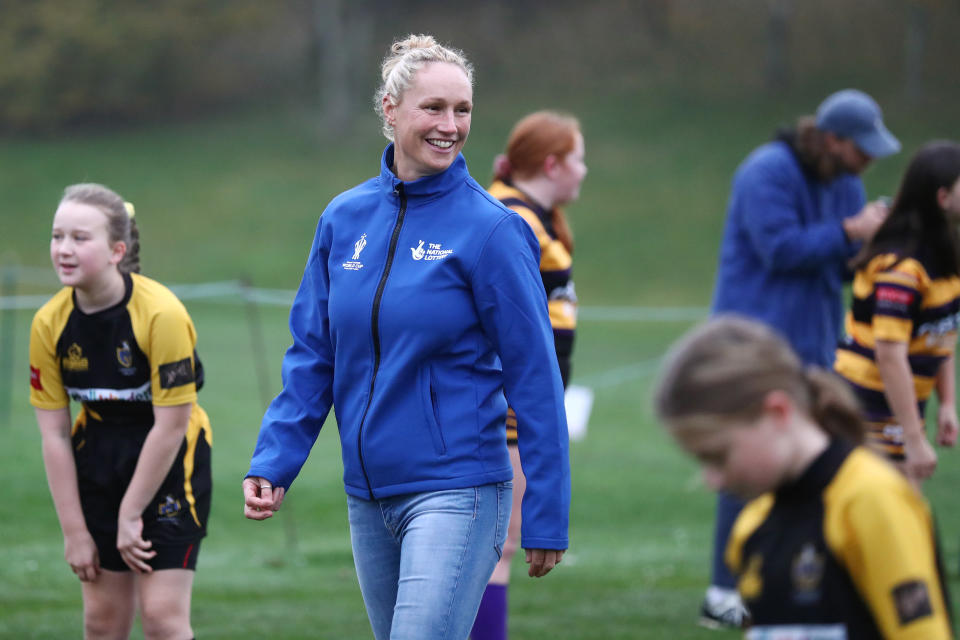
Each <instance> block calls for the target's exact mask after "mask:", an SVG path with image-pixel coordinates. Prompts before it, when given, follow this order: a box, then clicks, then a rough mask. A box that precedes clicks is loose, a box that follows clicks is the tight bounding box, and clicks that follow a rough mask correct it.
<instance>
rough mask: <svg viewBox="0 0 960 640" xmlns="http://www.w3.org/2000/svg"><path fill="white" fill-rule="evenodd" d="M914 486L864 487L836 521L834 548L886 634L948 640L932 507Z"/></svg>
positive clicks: (907, 639)
mask: <svg viewBox="0 0 960 640" xmlns="http://www.w3.org/2000/svg"><path fill="white" fill-rule="evenodd" d="M910 491H911V489H910V488H909V487H908V486H906V485H904V486H903V487H889V490H888V491H884V490H880V491H877V490H872V491H860V492H858V493H857V494H856V495H854V496H851V497H850V499H849V501H848V503H847V504H846V505H845V509H843V510H842V516H841V517H840V518H838V520H837V521H835V522H834V523H833V527H834V528H835V531H840V530H842V531H844V533H838V534H837V535H836V539H841V540H842V541H843V542H842V543H841V546H840V548H839V549H836V551H837V552H838V555H839V556H841V558H842V560H843V562H844V563H845V565H846V567H847V571H848V572H849V574H850V577H851V579H852V580H853V582H854V584H855V585H856V588H857V590H858V591H859V592H860V594H861V596H862V597H863V599H864V601H865V602H866V603H867V606H868V607H869V609H870V611H871V613H872V614H873V618H874V620H875V621H876V623H877V627H878V628H879V629H880V631H881V634H882V635H883V637H884V638H889V639H890V640H921V639H923V640H941V639H943V640H947V639H949V638H951V637H952V635H951V633H950V630H949V622H948V613H947V610H946V603H945V600H944V594H943V589H942V586H941V582H940V576H939V573H938V571H937V560H936V551H935V548H934V538H933V531H932V524H931V518H930V514H929V511H928V510H927V508H926V505H925V504H924V503H923V502H922V501H921V499H920V498H919V497H918V496H914V495H912V494H908V492H910Z"/></svg>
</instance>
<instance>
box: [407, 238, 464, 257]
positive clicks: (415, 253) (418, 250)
mask: <svg viewBox="0 0 960 640" xmlns="http://www.w3.org/2000/svg"><path fill="white" fill-rule="evenodd" d="M426 244H427V246H426V248H424V246H423V245H424V242H423V240H421V241H420V244H418V245H417V246H416V247H410V254H411V257H412V258H413V259H414V260H424V261H427V262H429V261H431V260H443V259H444V258H448V257H449V256H451V255H453V249H444V248H443V244H441V243H439V242H428V243H426Z"/></svg>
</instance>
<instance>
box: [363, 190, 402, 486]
mask: <svg viewBox="0 0 960 640" xmlns="http://www.w3.org/2000/svg"><path fill="white" fill-rule="evenodd" d="M394 193H396V194H397V195H398V196H400V213H399V214H398V215H397V223H396V224H395V225H394V227H393V234H392V235H391V236H390V246H389V247H388V248H387V264H386V266H384V268H383V275H381V276H380V283H379V284H378V285H377V292H376V294H375V295H374V296H373V310H372V311H371V313H370V329H371V332H372V334H373V375H372V376H371V377H370V395H369V396H368V397H367V406H366V407H364V409H363V416H362V417H361V418H360V429H359V430H358V431H357V453H358V454H359V455H360V468H361V469H362V470H363V478H364V480H366V481H367V491H369V492H370V499H371V500H373V499H374V496H373V486H372V485H371V484H370V476H369V475H367V467H366V465H365V464H364V463H363V425H364V424H365V423H366V422H367V412H368V411H369V410H370V403H372V402H373V388H374V387H375V386H376V384H377V371H379V369H380V329H379V322H380V301H381V299H382V298H383V289H384V287H386V286H387V278H388V277H389V276H390V269H391V268H392V267H393V256H394V254H396V252H397V243H398V242H399V241H400V228H401V227H403V218H404V216H405V215H406V213H407V196H406V194H405V193H404V192H403V183H402V182H401V183H400V184H398V185H397V187H396V188H395V189H394Z"/></svg>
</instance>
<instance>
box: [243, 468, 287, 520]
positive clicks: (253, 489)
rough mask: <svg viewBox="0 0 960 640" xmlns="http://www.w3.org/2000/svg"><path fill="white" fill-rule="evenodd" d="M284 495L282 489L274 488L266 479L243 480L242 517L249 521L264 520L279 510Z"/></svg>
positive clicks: (251, 478)
mask: <svg viewBox="0 0 960 640" xmlns="http://www.w3.org/2000/svg"><path fill="white" fill-rule="evenodd" d="M285 493H286V492H285V491H284V490H283V487H274V486H273V483H272V482H270V481H269V480H267V479H266V478H261V477H259V476H250V477H249V478H244V479H243V515H245V516H246V517H248V518H250V519H251V520H266V519H267V518H269V517H271V516H273V512H274V511H277V510H279V509H280V505H281V504H283V496H284V495H285Z"/></svg>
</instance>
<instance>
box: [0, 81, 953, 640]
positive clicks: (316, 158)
mask: <svg viewBox="0 0 960 640" xmlns="http://www.w3.org/2000/svg"><path fill="white" fill-rule="evenodd" d="M481 97H482V101H481V100H478V107H477V112H476V116H475V122H474V127H473V131H472V133H471V139H470V141H469V143H468V145H467V148H466V156H467V160H468V163H469V164H470V166H471V169H472V171H473V173H474V175H475V176H476V177H477V179H478V180H480V181H481V182H486V180H487V179H488V177H489V169H488V167H489V166H490V163H491V160H492V158H493V155H494V154H495V153H496V152H497V150H498V149H499V148H500V146H501V145H502V144H503V140H504V138H505V137H506V133H507V131H508V129H509V126H510V124H511V123H512V121H513V120H514V119H516V118H517V117H519V116H520V115H522V114H523V113H524V112H526V111H528V110H529V109H532V108H538V107H542V106H545V105H549V106H559V107H562V108H565V109H567V110H569V111H572V112H574V113H577V114H578V115H580V116H581V118H582V120H583V124H584V130H585V133H586V140H587V163H588V165H589V168H590V174H589V176H588V178H587V180H586V182H585V184H584V188H583V192H582V197H581V199H580V200H579V201H578V202H577V203H575V204H573V205H572V206H571V207H569V215H570V217H571V220H572V223H573V225H574V227H575V232H576V236H577V253H576V280H577V287H578V292H579V293H580V295H581V299H582V302H583V304H584V305H586V306H587V307H589V306H594V305H617V304H619V305H636V304H640V305H650V306H673V305H692V306H697V307H703V306H705V305H706V304H707V303H708V301H709V296H710V291H711V289H712V284H713V282H712V281H713V270H714V264H715V260H716V250H717V242H718V240H719V233H720V229H721V227H722V224H723V213H724V209H725V203H726V198H727V187H728V183H729V180H730V176H731V174H732V171H733V169H734V168H735V166H736V164H737V163H738V162H739V161H740V160H741V159H742V157H743V156H744V155H745V154H746V153H747V152H748V151H749V150H750V149H751V148H752V147H753V146H755V145H756V144H757V143H759V142H761V141H763V140H765V139H767V138H768V137H769V135H770V133H771V131H772V129H773V128H774V127H775V126H777V125H779V124H782V123H787V122H789V121H790V120H791V119H792V118H793V117H794V116H795V115H796V114H797V112H798V111H801V110H803V109H798V108H797V107H796V105H798V104H799V105H810V108H811V109H812V106H813V105H815V104H816V102H817V101H818V100H819V98H820V97H822V96H821V95H820V93H819V90H818V91H817V93H816V95H814V94H808V95H803V96H798V95H793V96H791V97H790V100H787V99H786V98H780V99H776V100H772V99H771V100H766V99H761V98H758V97H755V96H752V97H751V96H728V97H722V96H721V97H720V98H716V99H711V100H709V101H708V100H707V99H706V98H705V97H703V96H698V95H692V94H689V93H688V94H683V93H679V92H672V93H671V92H659V93H658V92H654V91H647V92H644V93H641V91H640V90H639V89H637V88H632V87H631V86H630V85H629V84H626V85H624V86H623V87H620V88H614V89H613V90H611V94H610V95H607V96H604V99H603V100H600V101H596V100H594V99H593V98H594V97H593V96H591V95H574V96H572V97H565V98H563V99H562V100H561V99H556V98H554V99H552V98H550V97H549V96H546V97H543V96H540V97H537V100H536V101H535V100H534V98H533V97H531V96H523V97H521V99H520V100H519V101H516V100H507V99H500V97H498V96H495V95H494V96H491V95H482V96H481ZM887 112H888V124H889V125H890V127H891V129H892V130H894V131H895V132H896V133H897V134H898V135H899V136H900V137H901V139H902V141H903V142H904V147H905V149H906V150H907V152H908V153H909V152H912V151H913V150H914V149H916V147H917V146H918V145H919V144H920V143H921V142H922V141H924V140H926V139H929V138H931V137H936V136H942V135H943V132H944V131H952V130H954V127H953V125H954V113H953V111H952V110H950V109H947V108H931V109H929V110H924V111H923V112H922V113H920V112H916V111H911V110H910V109H908V108H907V106H906V105H901V104H899V103H897V102H896V101H895V100H891V101H890V106H889V107H888V109H887ZM376 132H377V126H376V123H375V122H374V121H373V118H372V116H364V117H362V118H360V120H359V121H358V123H357V128H356V130H355V131H353V132H347V133H346V134H345V135H342V136H339V137H337V136H333V135H332V134H330V133H329V132H322V131H318V130H317V128H316V124H315V122H314V120H313V119H311V117H310V115H309V114H308V113H305V112H302V111H296V110H266V111H262V112H258V113H248V114H245V115H237V116H232V117H230V118H226V119H223V120H220V121H216V122H212V121H211V122H197V123H193V124H187V125H169V124H168V125H157V126H152V127H146V128H142V129H132V130H126V131H115V132H111V133H103V134H95V133H86V134H77V135H74V136H71V137H69V138H65V139H51V140H45V141H30V140H17V139H14V140H5V141H2V142H0V166H3V167H4V170H3V171H2V172H0V192H2V193H3V194H4V213H3V220H4V225H3V226H4V232H3V234H2V235H0V264H3V263H17V264H20V265H24V266H27V267H31V268H32V269H30V270H29V271H25V272H23V273H22V275H23V278H24V279H23V281H22V282H21V283H20V286H19V288H18V292H19V293H35V292H44V293H47V292H50V291H52V290H53V286H54V284H55V283H54V279H53V277H52V274H50V275H49V276H46V275H44V276H37V275H36V273H41V274H42V273H47V269H49V267H48V263H49V261H48V258H47V237H48V233H49V225H50V220H51V217H52V212H53V209H54V207H55V206H56V202H57V200H58V198H59V194H60V192H61V190H62V188H63V186H65V185H66V184H68V183H71V182H77V181H82V180H96V181H102V182H105V183H107V184H109V185H112V186H114V187H116V188H117V189H118V190H119V191H121V193H123V194H124V195H125V196H126V197H128V199H130V200H132V201H133V202H134V203H135V204H136V205H137V211H138V214H137V215H138V220H139V221H140V226H141V231H142V237H143V261H144V270H145V272H146V273H147V274H148V275H151V276H153V277H156V278H158V279H159V280H161V281H163V282H167V283H184V282H204V281H211V280H220V279H233V278H237V277H239V276H241V275H247V276H249V277H251V278H252V280H253V282H254V284H256V285H258V286H265V287H278V288H286V289H290V288H293V287H295V285H296V283H297V282H298V281H299V277H300V272H301V270H302V265H303V262H304V259H305V256H306V251H307V248H308V246H309V243H310V238H311V236H312V233H313V229H314V226H315V224H316V220H317V216H318V215H319V213H320V211H321V210H322V208H323V206H324V205H325V204H326V202H327V201H328V200H329V199H330V197H332V196H333V195H334V194H335V193H336V192H338V191H340V190H342V189H343V188H345V187H347V186H350V185H352V184H355V183H357V182H359V181H360V180H362V179H364V178H366V177H368V176H370V175H372V174H373V173H374V172H375V171H376V170H377V154H378V152H379V150H380V149H381V147H382V140H381V139H378V137H377V135H376ZM907 155H908V154H901V155H899V156H896V157H894V158H891V159H889V160H887V161H884V162H881V163H878V165H877V166H876V167H874V168H873V169H872V170H871V171H870V172H869V173H868V174H867V176H866V182H867V186H868V191H869V192H870V193H871V195H879V194H883V193H892V192H893V191H894V189H895V186H896V181H897V179H898V176H899V174H900V172H901V171H902V169H903V166H904V165H905V163H906V161H907ZM34 269H36V271H35V270H34ZM188 308H189V310H190V312H191V314H192V316H193V318H194V320H195V323H196V325H197V329H198V333H199V336H200V343H199V347H200V353H201V356H202V357H203V360H204V364H205V366H206V368H207V371H208V383H207V387H206V388H205V389H204V390H203V391H202V392H201V403H202V404H203V406H204V407H205V408H206V409H207V411H208V413H209V414H210V416H211V419H212V421H213V428H214V476H215V491H214V499H213V509H212V514H211V519H210V536H209V537H208V538H207V540H206V541H205V542H204V545H203V549H202V552H201V555H200V564H199V571H198V573H197V577H196V585H195V589H194V606H193V620H194V625H195V629H196V631H197V635H198V637H200V638H247V637H261V636H265V635H269V636H271V637H273V638H275V639H277V640H281V639H283V638H305V637H321V638H367V637H369V636H370V633H369V627H368V625H367V621H366V616H365V613H364V610H363V605H362V600H361V596H360V592H359V589H358V587H357V584H356V578H355V576H354V573H353V566H352V561H351V557H350V548H349V537H348V532H347V522H346V507H345V497H344V493H343V488H342V485H341V481H340V476H341V471H342V468H341V463H340V459H339V443H338V441H337V435H336V431H335V429H329V430H324V431H323V432H322V433H321V435H320V438H319V440H318V442H317V445H316V446H315V448H314V451H313V454H312V455H311V458H310V460H309V461H308V463H307V465H306V466H305V468H304V471H303V473H302V474H301V476H300V477H299V478H298V480H297V482H296V484H295V486H294V490H293V491H292V493H291V494H290V498H289V501H288V504H287V505H286V507H285V509H284V510H283V511H282V512H281V513H280V514H279V516H278V517H277V518H275V519H273V520H272V521H269V522H266V523H254V522H251V521H247V520H245V519H244V518H243V517H242V514H241V495H240V480H241V478H242V476H243V474H244V472H245V470H246V465H247V463H248V461H249V456H250V453H251V451H252V448H253V445H254V441H255V438H256V433H257V429H258V426H259V420H260V417H261V415H262V411H263V408H264V399H263V397H262V394H261V392H260V385H259V380H260V379H259V378H258V376H260V375H263V376H266V383H267V386H268V387H269V390H270V393H275V392H276V391H277V390H278V388H279V369H280V360H281V357H282V354H283V350H284V348H285V346H286V344H287V343H288V340H289V337H288V335H287V331H286V317H285V314H286V312H285V309H282V308H276V307H261V308H260V316H261V320H262V324H263V331H264V338H265V342H266V351H267V362H266V364H265V365H264V364H262V363H260V362H258V361H257V360H256V359H255V357H254V355H253V353H254V349H253V346H252V343H251V335H250V330H249V325H248V323H247V319H246V317H245V315H244V308H243V306H242V305H240V304H238V303H237V301H235V300H209V301H189V302H188ZM30 315H31V314H30V313H29V312H25V311H24V312H16V313H12V314H6V315H2V313H0V317H2V318H3V322H4V323H9V322H10V320H11V319H13V320H14V321H15V325H16V326H15V337H14V342H15V350H14V352H13V353H12V354H10V353H3V354H0V357H2V361H0V376H2V375H3V374H4V373H5V372H6V371H7V370H8V369H7V368H9V370H10V371H12V372H13V373H14V379H13V380H12V381H10V380H2V379H0V393H3V392H6V393H7V394H8V397H9V398H10V399H11V402H12V408H11V412H10V419H9V421H8V424H0V430H2V431H0V438H2V442H3V445H2V446H0V468H4V469H7V470H8V475H9V476H10V477H9V478H8V479H7V481H6V482H5V483H4V492H5V493H6V495H7V500H6V501H5V503H4V507H3V511H2V514H3V517H2V518H0V540H2V541H3V543H4V544H3V545H2V546H0V578H2V579H0V637H18V638H19V637H23V638H30V637H35V638H65V637H77V635H78V634H79V629H80V589H79V588H78V585H77V583H76V579H75V578H74V576H73V575H72V574H71V573H70V571H69V568H68V567H67V566H66V564H65V563H64V561H63V557H62V554H63V550H62V541H61V537H60V533H59V527H58V525H57V521H56V516H55V514H54V510H53V506H52V503H51V500H50V497H49V492H48V490H47V486H46V480H45V477H44V472H43V465H42V461H41V458H40V447H39V435H38V433H37V429H36V426H35V424H34V419H33V414H32V410H31V409H30V407H29V406H28V404H27V379H26V373H25V372H26V371H27V362H26V357H27V355H26V344H27V338H28V329H29V322H30ZM4 326H7V327H9V326H10V325H9V324H5V325H4ZM687 326H689V323H684V322H674V323H671V322H632V323H631V322H604V321H598V320H589V319H585V320H584V321H583V323H582V326H581V330H580V333H579V337H578V343H577V348H576V353H575V358H574V381H581V382H583V383H587V384H591V385H594V386H595V388H596V404H595V407H594V413H593V416H592V420H591V424H590V433H589V435H588V437H587V439H586V440H584V441H583V442H578V443H574V444H573V446H572V448H571V462H572V468H573V474H574V475H573V478H574V485H573V507H572V514H571V515H572V521H571V551H570V555H569V556H568V557H567V559H566V561H565V562H564V564H563V566H562V567H561V568H560V569H559V570H558V571H557V572H556V573H555V574H552V575H550V576H549V577H547V578H546V579H543V580H537V581H533V580H530V579H527V578H526V577H525V574H524V571H523V564H522V562H520V561H517V563H516V565H515V567H514V571H515V573H514V581H513V586H512V588H511V607H512V618H511V629H512V631H513V633H514V637H518V638H543V637H550V638H611V639H615V638H624V639H626V638H670V639H671V640H684V639H695V638H726V637H730V638H732V637H737V634H723V633H720V634H717V633H710V632H706V631H703V630H701V629H699V628H697V627H696V626H695V624H694V621H695V617H696V611H697V607H698V605H699V600H700V598H701V596H702V592H703V588H704V587H705V584H706V581H707V572H708V558H709V546H710V539H711V527H712V521H713V515H712V513H713V500H712V496H711V495H710V494H709V493H708V492H707V491H706V490H704V489H703V488H702V487H701V486H700V484H699V482H698V480H697V471H696V468H695V465H694V464H693V463H692V462H691V461H689V460H687V459H686V458H685V457H683V456H682V455H681V454H680V452H679V451H677V449H676V448H675V447H674V446H673V444H672V443H671V442H669V441H668V439H667V438H666V436H665V435H664V434H663V433H662V432H661V431H660V430H659V428H658V427H657V426H656V425H655V424H654V422H653V420H652V417H651V414H650V409H649V402H648V395H649V385H650V383H651V381H652V372H651V367H650V366H649V365H650V363H651V362H655V360H656V359H657V358H658V357H659V356H660V355H661V354H662V353H663V350H664V348H665V347H666V345H667V344H669V342H670V341H671V340H672V339H673V338H674V337H676V336H677V335H679V334H680V333H681V332H682V331H683V330H684V329H685V328H686V327H687ZM632 365H636V366H632ZM611 372H612V373H611ZM617 372H620V373H621V374H623V373H631V372H632V373H633V375H632V376H627V377H626V378H623V377H621V378H619V379H617V378H616V374H617ZM2 397H3V396H0V398H2ZM957 486H960V461H958V453H957V452H955V451H945V452H942V453H941V465H940V468H939V469H938V471H937V474H936V476H935V478H934V479H933V481H932V482H931V483H930V485H929V495H930V497H931V500H932V503H933V505H934V507H935V509H936V511H937V513H938V517H939V520H940V527H941V530H942V532H943V545H944V550H945V552H946V557H947V558H946V559H947V566H948V569H949V570H950V572H951V583H952V590H953V593H954V594H955V595H954V598H955V600H956V594H958V593H960V583H958V577H957V567H958V563H960V548H958V545H960V512H958V511H957V509H956V508H955V507H956V500H955V496H954V495H953V494H954V493H955V487H957ZM957 608H958V609H960V607H957Z"/></svg>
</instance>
